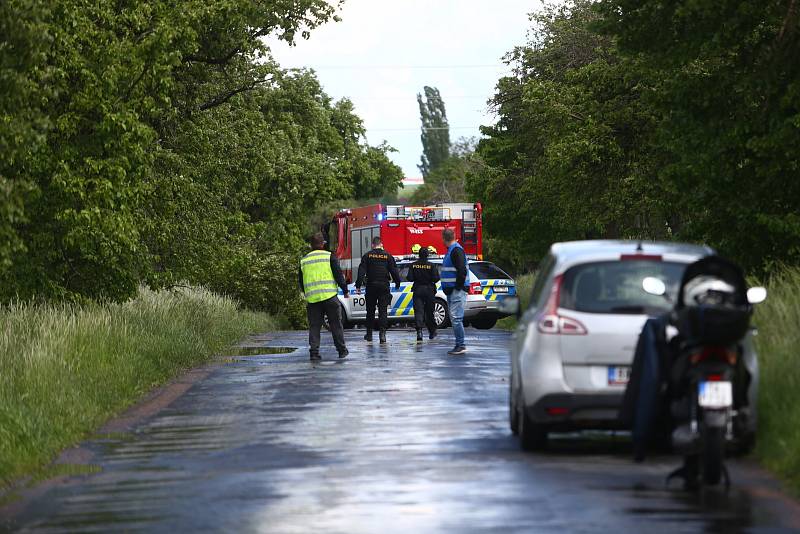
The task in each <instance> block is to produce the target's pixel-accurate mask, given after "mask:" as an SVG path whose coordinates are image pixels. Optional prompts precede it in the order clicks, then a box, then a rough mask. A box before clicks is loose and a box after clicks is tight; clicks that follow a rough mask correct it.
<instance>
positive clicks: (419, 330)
mask: <svg viewBox="0 0 800 534" xmlns="http://www.w3.org/2000/svg"><path fill="white" fill-rule="evenodd" d="M417 341H422V328H417Z"/></svg>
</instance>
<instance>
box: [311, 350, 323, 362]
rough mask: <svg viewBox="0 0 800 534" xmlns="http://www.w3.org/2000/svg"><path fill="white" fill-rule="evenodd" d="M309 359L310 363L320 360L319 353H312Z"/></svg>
mask: <svg viewBox="0 0 800 534" xmlns="http://www.w3.org/2000/svg"><path fill="white" fill-rule="evenodd" d="M310 359H311V361H312V362H316V361H319V360H321V359H322V356H320V355H319V352H312V353H311V356H310Z"/></svg>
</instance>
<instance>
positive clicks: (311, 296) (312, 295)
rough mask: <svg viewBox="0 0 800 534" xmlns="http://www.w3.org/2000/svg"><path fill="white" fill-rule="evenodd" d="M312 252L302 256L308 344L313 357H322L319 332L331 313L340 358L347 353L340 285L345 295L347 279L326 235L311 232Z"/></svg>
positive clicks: (335, 342)
mask: <svg viewBox="0 0 800 534" xmlns="http://www.w3.org/2000/svg"><path fill="white" fill-rule="evenodd" d="M311 248H313V249H314V250H312V251H311V252H309V253H308V254H306V255H305V256H304V257H303V259H302V260H300V270H299V281H300V291H302V292H303V296H304V297H305V299H306V302H307V304H306V311H307V312H308V344H309V347H310V348H309V352H310V353H311V359H312V360H321V359H322V357H321V356H320V355H319V334H320V329H321V328H322V321H323V319H324V317H325V316H326V315H327V316H328V325H329V326H330V329H331V335H332V336H333V343H334V345H336V350H337V351H338V352H339V358H344V357H345V356H347V354H348V351H347V347H346V346H345V344H344V328H342V315H341V306H340V305H339V299H338V298H336V296H337V295H338V294H339V291H338V288H342V291H343V292H344V298H348V297H349V296H350V295H349V294H348V292H347V281H346V280H345V279H344V275H343V274H342V269H341V267H339V260H337V259H336V256H334V255H333V254H331V253H330V252H329V251H327V250H325V238H324V237H323V236H322V234H321V233H319V232H318V233H316V234H314V235H313V236H311Z"/></svg>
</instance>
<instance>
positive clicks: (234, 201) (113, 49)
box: [0, 0, 401, 321]
mask: <svg viewBox="0 0 800 534" xmlns="http://www.w3.org/2000/svg"><path fill="white" fill-rule="evenodd" d="M338 4H339V2H331V3H329V2H325V1H322V0H269V1H267V2H255V3H253V2H250V3H247V2H244V3H243V2H240V1H238V0H221V1H218V2H213V3H208V2H199V1H195V0H190V1H187V2H180V3H175V2H170V1H166V0H154V1H152V2H133V3H131V2H121V3H120V2H111V1H109V0H101V1H98V2H94V3H91V5H89V4H87V3H86V2H83V1H79V0H54V1H52V2H42V1H41V0H8V1H7V2H3V3H0V30H1V31H0V35H2V37H1V39H2V41H0V68H1V70H0V126H2V127H0V190H1V191H3V197H2V199H0V301H7V300H9V299H12V298H17V297H19V298H23V299H27V298H42V299H47V298H60V299H84V298H97V299H113V300H124V299H126V298H128V297H130V296H131V295H132V294H133V293H134V292H135V291H136V288H137V285H138V284H140V283H142V282H145V283H148V284H151V285H152V286H154V287H163V286H169V285H171V284H175V283H179V282H181V281H187V282H190V283H198V284H204V285H208V286H209V287H211V288H213V289H215V290H218V291H224V292H226V293H230V294H233V295H235V296H237V297H239V298H240V299H242V300H243V301H244V302H245V303H246V304H248V305H250V306H253V307H258V308H262V309H268V310H271V311H278V312H284V311H286V310H290V312H291V310H295V311H297V310H296V309H297V308H298V306H299V305H298V304H297V299H296V292H295V291H294V287H295V280H294V279H293V276H294V272H293V271H294V270H293V269H292V268H286V266H287V265H294V261H295V259H296V257H297V256H299V255H300V254H301V252H302V250H303V248H304V246H305V243H304V237H305V234H306V233H307V230H308V228H307V221H308V218H309V215H310V214H312V213H314V211H315V210H317V209H319V207H320V206H321V205H323V204H325V203H327V202H330V201H332V200H333V199H336V198H350V197H352V196H353V195H354V192H355V191H356V190H357V189H359V190H367V191H369V193H370V194H383V193H385V192H393V191H395V190H396V188H397V186H398V184H399V182H400V178H401V173H400V170H399V168H397V166H395V165H394V164H392V163H391V161H390V160H389V159H388V156H387V153H388V152H389V151H390V150H391V148H390V147H388V146H386V145H380V146H377V147H372V146H369V145H367V143H366V141H365V139H364V131H363V125H362V123H361V120H360V119H359V118H358V117H357V116H356V115H355V113H354V111H353V107H352V104H350V103H349V101H347V100H342V101H340V102H336V103H334V102H332V100H331V98H330V97H329V96H328V95H326V94H325V92H324V91H323V90H322V88H321V86H320V84H319V81H318V80H317V79H316V78H315V77H314V76H313V74H311V73H308V72H300V73H289V72H287V71H285V70H283V69H281V68H280V66H279V65H277V64H276V63H275V62H274V61H272V60H271V59H270V57H269V51H268V49H267V48H266V45H265V44H264V41H263V39H262V37H264V36H266V35H277V36H278V37H279V38H282V39H285V40H287V41H290V42H291V41H293V40H294V38H295V36H306V35H307V33H308V31H310V30H311V29H313V28H315V27H316V26H318V25H319V24H322V23H324V22H325V21H327V20H331V19H333V18H335V16H334V14H335V12H336V9H337V6H338ZM279 266H283V268H280V267H279ZM294 318H295V319H296V320H297V321H300V320H302V319H301V314H299V313H296V314H295V316H294Z"/></svg>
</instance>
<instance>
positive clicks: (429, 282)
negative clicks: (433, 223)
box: [408, 247, 439, 341]
mask: <svg viewBox="0 0 800 534" xmlns="http://www.w3.org/2000/svg"><path fill="white" fill-rule="evenodd" d="M408 281H409V282H414V287H413V288H412V291H413V292H414V322H415V323H416V325H417V341H422V326H423V324H424V325H425V326H427V327H428V334H429V337H430V339H433V338H435V337H436V322H435V321H434V319H433V304H434V298H435V297H436V282H438V281H439V269H437V268H436V265H434V264H432V263H431V262H429V261H428V247H424V248H421V249H419V260H417V261H415V262H414V263H412V264H411V267H410V268H409V269H408Z"/></svg>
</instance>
